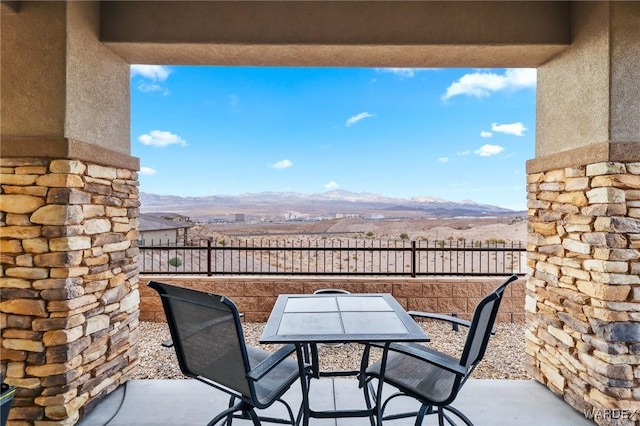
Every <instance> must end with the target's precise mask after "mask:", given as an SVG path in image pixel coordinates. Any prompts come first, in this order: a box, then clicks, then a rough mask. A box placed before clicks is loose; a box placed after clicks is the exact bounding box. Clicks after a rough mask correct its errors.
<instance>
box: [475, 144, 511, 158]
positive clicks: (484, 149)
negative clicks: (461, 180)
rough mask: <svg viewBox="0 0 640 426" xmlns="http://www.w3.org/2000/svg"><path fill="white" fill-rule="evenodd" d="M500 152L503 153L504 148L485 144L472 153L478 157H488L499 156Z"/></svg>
mask: <svg viewBox="0 0 640 426" xmlns="http://www.w3.org/2000/svg"><path fill="white" fill-rule="evenodd" d="M502 151H504V148H503V147H501V146H500V145H489V144H485V145H482V146H481V147H480V148H478V149H476V150H475V151H473V152H475V153H476V154H478V155H479V156H480V157H489V156H491V155H496V154H500V153H501V152H502Z"/></svg>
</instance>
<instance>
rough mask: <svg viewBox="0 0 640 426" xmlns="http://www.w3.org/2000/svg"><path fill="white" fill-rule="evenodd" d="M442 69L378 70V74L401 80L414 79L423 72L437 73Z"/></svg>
mask: <svg viewBox="0 0 640 426" xmlns="http://www.w3.org/2000/svg"><path fill="white" fill-rule="evenodd" d="M439 69H440V68H376V71H377V72H384V73H390V74H395V75H397V76H398V77H400V78H413V77H415V76H416V74H417V73H419V72H422V71H436V70H439Z"/></svg>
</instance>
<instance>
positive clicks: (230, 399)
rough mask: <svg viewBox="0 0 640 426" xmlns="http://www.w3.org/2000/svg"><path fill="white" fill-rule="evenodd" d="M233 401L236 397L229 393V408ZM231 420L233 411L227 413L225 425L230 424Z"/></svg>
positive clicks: (228, 425)
mask: <svg viewBox="0 0 640 426" xmlns="http://www.w3.org/2000/svg"><path fill="white" fill-rule="evenodd" d="M235 402H236V397H235V396H233V395H231V397H230V398H229V408H231V407H233V404H235ZM232 422H233V413H229V415H228V416H227V422H226V425H227V426H231V423H232Z"/></svg>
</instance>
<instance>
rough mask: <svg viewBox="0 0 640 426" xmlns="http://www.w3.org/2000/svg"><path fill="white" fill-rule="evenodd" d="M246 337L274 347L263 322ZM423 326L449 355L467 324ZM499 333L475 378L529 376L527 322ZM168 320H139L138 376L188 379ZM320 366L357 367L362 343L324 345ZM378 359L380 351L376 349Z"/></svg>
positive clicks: (434, 344)
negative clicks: (263, 338) (170, 343)
mask: <svg viewBox="0 0 640 426" xmlns="http://www.w3.org/2000/svg"><path fill="white" fill-rule="evenodd" d="M243 327H244V332H245V340H246V341H247V343H248V344H250V345H256V346H261V347H263V348H264V349H267V350H271V351H273V350H275V347H274V346H273V345H259V343H258V340H259V339H260V335H261V334H262V329H263V327H264V324H263V323H245V324H244V325H243ZM423 328H424V329H425V331H426V332H427V333H428V334H429V337H431V343H429V346H430V347H433V348H435V349H438V350H440V351H442V352H445V353H448V354H450V355H457V354H459V351H460V350H461V349H462V347H463V345H464V338H465V335H466V334H465V332H464V327H462V328H461V330H460V332H459V333H455V332H453V331H451V326H450V325H448V324H445V323H442V322H425V323H423ZM496 329H497V333H496V334H495V336H493V337H492V338H491V340H490V341H489V346H488V348H487V352H486V354H485V357H484V359H483V361H482V362H481V363H480V365H479V366H478V368H477V369H476V371H475V372H474V373H473V376H472V377H473V378H475V379H512V380H514V379H516V380H520V379H529V376H528V375H527V374H526V372H525V369H524V363H525V352H524V325H522V324H506V323H501V324H497V325H496ZM169 338H170V336H169V329H168V327H167V325H166V324H165V323H151V322H140V347H139V350H140V363H139V368H138V373H137V375H136V376H135V377H134V378H135V379H185V378H186V377H185V376H183V375H182V373H180V369H179V367H178V362H177V360H176V356H175V352H174V350H173V348H165V347H164V346H162V345H161V343H162V342H163V341H164V340H167V339H169ZM319 352H320V367H321V368H322V369H323V370H343V369H344V370H355V369H358V368H359V366H360V357H361V354H362V346H360V345H356V344H346V345H343V346H341V347H338V348H329V347H324V346H321V347H320V348H319ZM373 352H374V351H372V358H373V359H375V358H376V357H377V356H379V353H378V352H376V353H373Z"/></svg>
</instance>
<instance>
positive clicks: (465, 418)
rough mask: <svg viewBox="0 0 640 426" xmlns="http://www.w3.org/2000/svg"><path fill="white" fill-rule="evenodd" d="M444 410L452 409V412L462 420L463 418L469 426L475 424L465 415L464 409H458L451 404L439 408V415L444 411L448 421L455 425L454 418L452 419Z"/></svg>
mask: <svg viewBox="0 0 640 426" xmlns="http://www.w3.org/2000/svg"><path fill="white" fill-rule="evenodd" d="M444 410H447V411H450V412H451V413H453V414H454V415H455V416H456V417H457V418H459V419H460V420H462V421H463V422H464V424H465V425H467V426H473V423H472V422H471V420H470V419H469V418H468V417H467V416H465V415H464V414H463V413H462V411H460V410H458V409H457V408H455V407H452V406H450V405H448V406H446V407H440V408H439V409H438V416H439V415H440V413H442V415H443V416H444V417H445V418H446V419H447V421H448V422H449V424H452V425H455V423H454V422H453V420H452V419H451V417H449V416H447V415H446V414H445V413H444Z"/></svg>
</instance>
